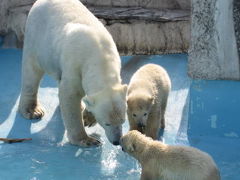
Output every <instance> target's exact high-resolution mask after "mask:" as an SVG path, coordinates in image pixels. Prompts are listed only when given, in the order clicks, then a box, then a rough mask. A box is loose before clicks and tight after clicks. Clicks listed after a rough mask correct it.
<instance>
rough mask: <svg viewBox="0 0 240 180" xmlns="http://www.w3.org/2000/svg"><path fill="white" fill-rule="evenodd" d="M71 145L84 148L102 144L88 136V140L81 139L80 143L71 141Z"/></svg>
mask: <svg viewBox="0 0 240 180" xmlns="http://www.w3.org/2000/svg"><path fill="white" fill-rule="evenodd" d="M70 143H71V144H74V145H78V146H82V147H91V146H100V145H101V144H102V143H101V142H100V141H99V140H98V139H95V138H93V137H90V136H87V137H86V138H84V139H81V140H80V141H73V140H70Z"/></svg>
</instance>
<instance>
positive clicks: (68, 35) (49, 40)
mask: <svg viewBox="0 0 240 180" xmlns="http://www.w3.org/2000/svg"><path fill="white" fill-rule="evenodd" d="M120 68H121V64H120V56H119V54H118V51H117V48H116V45H115V43H114V41H113V39H112V36H111V35H110V34H109V32H108V31H107V30H106V28H105V27H104V26H103V24H102V23H101V22H100V21H99V20H98V19H97V18H96V17H95V16H94V15H93V14H92V13H91V12H90V11H89V10H88V9H87V8H86V7H85V6H84V5H83V4H82V3H81V2H80V1H79V0H38V1H36V3H35V4H34V5H33V7H32V9H31V10H30V13H29V16H28V19H27V23H26V32H25V40H24V48H23V62H22V90H21V98H20V104H19V111H20V113H21V114H22V115H23V116H24V117H25V118H28V119H36V118H41V117H42V116H43V114H44V112H43V110H42V108H41V107H40V105H39V103H38V101H37V91H38V86H39V83H40V80H41V78H42V76H43V74H44V73H47V74H49V75H51V76H52V77H54V78H55V79H56V80H57V81H58V82H59V100H60V108H61V114H62V118H63V120H64V125H65V128H66V130H67V135H68V139H69V141H70V143H72V144H75V145H80V146H91V145H98V144H100V142H99V141H98V140H96V139H94V138H92V137H89V136H88V135H87V134H86V132H85V129H84V126H83V121H82V112H81V108H80V103H81V99H83V101H84V103H85V104H86V106H87V109H88V111H90V112H91V113H93V115H94V117H95V118H96V120H97V122H98V123H99V124H100V125H101V126H102V127H103V128H104V129H105V132H106V135H107V137H108V139H109V141H110V142H111V143H112V144H114V145H118V144H119V140H120V137H121V135H122V124H123V123H124V121H125V114H126V91H127V86H126V85H122V84H121V77H120ZM84 96H85V97H84ZM83 97H84V98H83Z"/></svg>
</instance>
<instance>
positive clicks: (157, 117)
mask: <svg viewBox="0 0 240 180" xmlns="http://www.w3.org/2000/svg"><path fill="white" fill-rule="evenodd" d="M170 90H171V80H170V78H169V76H168V73H167V71H166V70H165V69H164V68H163V67H161V66H159V65H156V64H147V65H144V66H142V67H141V68H139V69H138V70H137V71H136V72H135V73H134V74H133V76H132V78H131V80H130V83H129V85H128V93H127V105H128V109H127V114H128V120H129V124H130V130H138V131H140V132H142V133H144V134H146V135H147V136H149V137H151V138H153V139H157V138H158V132H159V128H164V127H165V111H166V106H167V100H168V95H169V92H170Z"/></svg>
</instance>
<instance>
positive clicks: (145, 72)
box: [129, 64, 171, 98]
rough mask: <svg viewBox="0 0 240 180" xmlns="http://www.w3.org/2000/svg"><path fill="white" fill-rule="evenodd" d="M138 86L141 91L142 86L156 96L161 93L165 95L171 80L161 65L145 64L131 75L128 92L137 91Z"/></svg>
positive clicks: (169, 87)
mask: <svg viewBox="0 0 240 180" xmlns="http://www.w3.org/2000/svg"><path fill="white" fill-rule="evenodd" d="M138 88H140V90H141V91H142V90H143V89H144V88H145V89H148V90H150V91H151V93H153V95H154V96H155V97H156V98H157V97H158V96H160V95H161V94H165V95H166V97H167V94H168V93H169V91H170V89H171V81H170V78H169V76H168V73H167V72H166V70H165V69H164V68H163V67H161V66H159V65H155V64H147V65H144V66H142V67H141V68H140V69H138V70H137V72H136V73H135V74H134V75H133V76H132V78H131V81H130V83H129V93H131V91H137V89H138Z"/></svg>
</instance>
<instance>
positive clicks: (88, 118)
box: [83, 109, 97, 127]
mask: <svg viewBox="0 0 240 180" xmlns="http://www.w3.org/2000/svg"><path fill="white" fill-rule="evenodd" d="M83 123H84V126H88V127H91V126H94V125H95V124H96V123H97V121H96V119H95V117H94V116H93V114H92V113H91V112H88V111H87V110H86V109H85V110H84V111H83Z"/></svg>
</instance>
